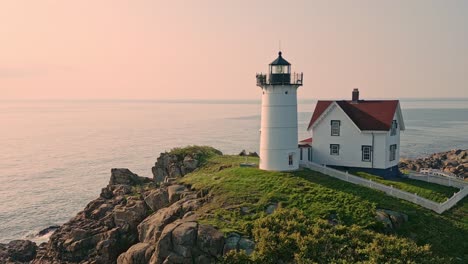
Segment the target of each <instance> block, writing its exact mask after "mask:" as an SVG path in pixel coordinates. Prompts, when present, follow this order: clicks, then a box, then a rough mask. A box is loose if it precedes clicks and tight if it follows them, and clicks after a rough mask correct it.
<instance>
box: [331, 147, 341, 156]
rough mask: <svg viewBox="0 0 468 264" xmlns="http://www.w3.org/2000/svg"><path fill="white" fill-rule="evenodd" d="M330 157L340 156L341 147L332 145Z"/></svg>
mask: <svg viewBox="0 0 468 264" xmlns="http://www.w3.org/2000/svg"><path fill="white" fill-rule="evenodd" d="M330 155H335V156H338V155H340V145H339V144H330Z"/></svg>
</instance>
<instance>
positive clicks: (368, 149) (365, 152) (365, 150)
mask: <svg viewBox="0 0 468 264" xmlns="http://www.w3.org/2000/svg"><path fill="white" fill-rule="evenodd" d="M361 152H362V155H361V158H362V161H363V162H372V146H369V145H363V146H362V147H361ZM366 156H368V158H366Z"/></svg>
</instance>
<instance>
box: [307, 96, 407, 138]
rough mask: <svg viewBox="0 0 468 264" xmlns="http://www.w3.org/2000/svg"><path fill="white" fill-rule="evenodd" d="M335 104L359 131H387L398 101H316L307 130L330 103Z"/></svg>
mask: <svg viewBox="0 0 468 264" xmlns="http://www.w3.org/2000/svg"><path fill="white" fill-rule="evenodd" d="M333 102H336V103H337V104H338V106H340V107H341V109H343V111H344V112H345V113H346V115H348V116H349V118H350V119H351V120H352V121H353V122H354V124H356V126H357V127H358V128H359V129H360V130H361V131H363V130H375V131H388V130H390V128H391V126H392V121H393V116H394V115H395V111H396V109H397V106H398V100H385V101H384V100H382V101H364V100H360V101H359V102H358V103H353V102H352V101H318V102H317V106H316V107H315V110H314V113H313V115H312V118H311V119H310V123H309V126H308V128H307V129H310V128H311V127H312V126H313V125H314V123H315V122H316V121H317V120H318V119H319V117H320V116H321V115H322V114H323V112H325V110H326V109H327V108H328V107H329V106H330V104H331V103H333Z"/></svg>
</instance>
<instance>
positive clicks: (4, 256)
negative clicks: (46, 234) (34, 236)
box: [0, 240, 37, 263]
mask: <svg viewBox="0 0 468 264" xmlns="http://www.w3.org/2000/svg"><path fill="white" fill-rule="evenodd" d="M36 252H37V245H36V243H34V242H31V241H29V240H13V241H10V242H9V243H8V244H0V263H23V262H29V261H31V260H33V259H34V257H35V256H36Z"/></svg>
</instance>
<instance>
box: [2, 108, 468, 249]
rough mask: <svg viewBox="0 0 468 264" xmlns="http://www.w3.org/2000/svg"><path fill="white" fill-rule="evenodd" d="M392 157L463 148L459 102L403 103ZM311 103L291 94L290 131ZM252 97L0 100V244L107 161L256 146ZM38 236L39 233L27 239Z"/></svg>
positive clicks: (71, 203)
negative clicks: (182, 149) (294, 112)
mask: <svg viewBox="0 0 468 264" xmlns="http://www.w3.org/2000/svg"><path fill="white" fill-rule="evenodd" d="M401 105H402V109H403V115H404V118H405V124H406V131H405V132H403V133H402V137H401V148H400V151H401V156H402V157H408V158H414V157H419V156H424V155H427V154H429V153H434V152H441V151H446V150H450V149H454V148H464V149H467V148H468V99H452V100H447V99H445V100H442V99H441V100H436V99H431V100H402V101H401ZM314 107H315V101H313V100H302V101H299V107H298V108H299V115H298V118H299V138H300V139H303V138H306V137H308V136H309V135H308V133H307V131H306V127H307V124H308V121H309V119H310V116H311V113H312V111H313V109H314ZM260 108H261V106H260V101H255V100H252V101H248V100H246V101H242V100H237V101H234V100H232V101H229V100H225V101H210V100H198V101H188V100H187V101H184V100H180V101H0V124H1V129H0V150H1V151H0V198H1V201H2V202H1V203H0V242H2V243H4V242H8V241H10V240H13V239H21V238H34V236H33V235H34V234H35V233H37V232H38V231H39V230H42V229H44V228H46V227H48V226H51V225H59V224H62V223H64V222H66V221H67V220H69V219H70V218H71V217H73V216H74V215H75V214H76V213H77V212H78V211H80V210H81V209H83V208H84V206H85V205H86V204H87V203H88V202H89V201H91V200H92V199H95V198H96V197H98V196H99V193H100V190H101V188H103V187H104V186H106V185H107V183H108V181H109V177H110V169H111V168H129V169H130V170H131V171H133V172H135V173H137V174H139V175H140V176H146V177H152V174H151V167H152V166H153V164H154V162H155V161H156V158H157V157H158V156H159V154H160V153H161V152H164V151H168V150H170V149H171V148H173V147H178V146H185V145H194V144H197V145H210V146H213V147H215V148H217V149H219V150H221V151H222V152H223V153H227V154H237V153H239V152H240V151H241V150H242V149H245V150H247V151H258V147H259V128H260ZM35 239H36V241H38V242H40V241H41V239H42V241H43V240H45V239H46V238H35Z"/></svg>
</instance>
